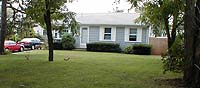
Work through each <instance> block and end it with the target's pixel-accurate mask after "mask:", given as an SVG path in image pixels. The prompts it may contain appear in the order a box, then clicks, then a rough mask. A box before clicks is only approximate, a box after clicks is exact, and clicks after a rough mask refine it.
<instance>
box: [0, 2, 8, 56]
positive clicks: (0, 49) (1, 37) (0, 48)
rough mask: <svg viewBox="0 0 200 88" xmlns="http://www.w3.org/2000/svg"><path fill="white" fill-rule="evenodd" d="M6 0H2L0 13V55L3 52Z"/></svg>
mask: <svg viewBox="0 0 200 88" xmlns="http://www.w3.org/2000/svg"><path fill="white" fill-rule="evenodd" d="M6 5H7V0H2V6H1V8H2V13H1V33H0V34H1V35H0V55H1V54H4V41H5V33H6V28H7V20H6V18H7V10H6Z"/></svg>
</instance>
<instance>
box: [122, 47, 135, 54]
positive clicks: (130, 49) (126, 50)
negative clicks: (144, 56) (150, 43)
mask: <svg viewBox="0 0 200 88" xmlns="http://www.w3.org/2000/svg"><path fill="white" fill-rule="evenodd" d="M124 53H126V54H132V53H133V49H132V46H126V47H125V48H124Z"/></svg>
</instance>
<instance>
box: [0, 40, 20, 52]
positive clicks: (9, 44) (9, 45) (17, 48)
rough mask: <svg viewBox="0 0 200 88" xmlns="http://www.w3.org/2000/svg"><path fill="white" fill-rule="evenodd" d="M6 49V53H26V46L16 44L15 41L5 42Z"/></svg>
mask: <svg viewBox="0 0 200 88" xmlns="http://www.w3.org/2000/svg"><path fill="white" fill-rule="evenodd" d="M4 49H5V50H6V51H12V52H14V51H19V52H22V51H24V45H22V44H17V43H16V42H14V41H11V40H6V41H5V42H4Z"/></svg>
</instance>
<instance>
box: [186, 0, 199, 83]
mask: <svg viewBox="0 0 200 88" xmlns="http://www.w3.org/2000/svg"><path fill="white" fill-rule="evenodd" d="M194 5H195V0H186V10H185V11H186V12H185V20H184V23H185V24H184V31H185V33H184V43H185V51H184V52H185V55H184V57H185V61H184V77H183V79H184V81H185V84H186V85H187V86H192V83H193V80H194V77H193V76H194V74H195V73H194V52H195V51H194V47H195V46H194V41H195V40H194V34H195V32H194V29H195V24H196V22H195V7H194Z"/></svg>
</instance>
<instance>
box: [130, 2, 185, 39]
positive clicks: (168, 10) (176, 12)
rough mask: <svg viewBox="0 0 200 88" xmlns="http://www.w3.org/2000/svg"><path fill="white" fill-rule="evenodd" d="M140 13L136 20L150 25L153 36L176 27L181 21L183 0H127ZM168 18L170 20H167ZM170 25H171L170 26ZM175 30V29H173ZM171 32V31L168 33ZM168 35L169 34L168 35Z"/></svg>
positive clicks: (183, 7) (183, 6)
mask: <svg viewBox="0 0 200 88" xmlns="http://www.w3.org/2000/svg"><path fill="white" fill-rule="evenodd" d="M128 1H129V2H130V3H131V4H132V8H133V7H136V10H137V11H138V12H139V13H140V14H141V15H140V17H139V19H138V21H139V22H142V23H144V24H145V25H148V26H151V27H152V30H153V33H154V34H155V36H160V34H161V33H163V32H165V33H167V31H169V30H172V29H173V30H179V29H177V28H178V27H180V25H181V24H182V23H183V16H184V10H185V1H184V0H128ZM169 20H170V21H171V22H169ZM170 25H171V26H172V27H170ZM173 32H177V31H173ZM168 34H171V35H172V34H173V33H168ZM168 37H170V36H168Z"/></svg>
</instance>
